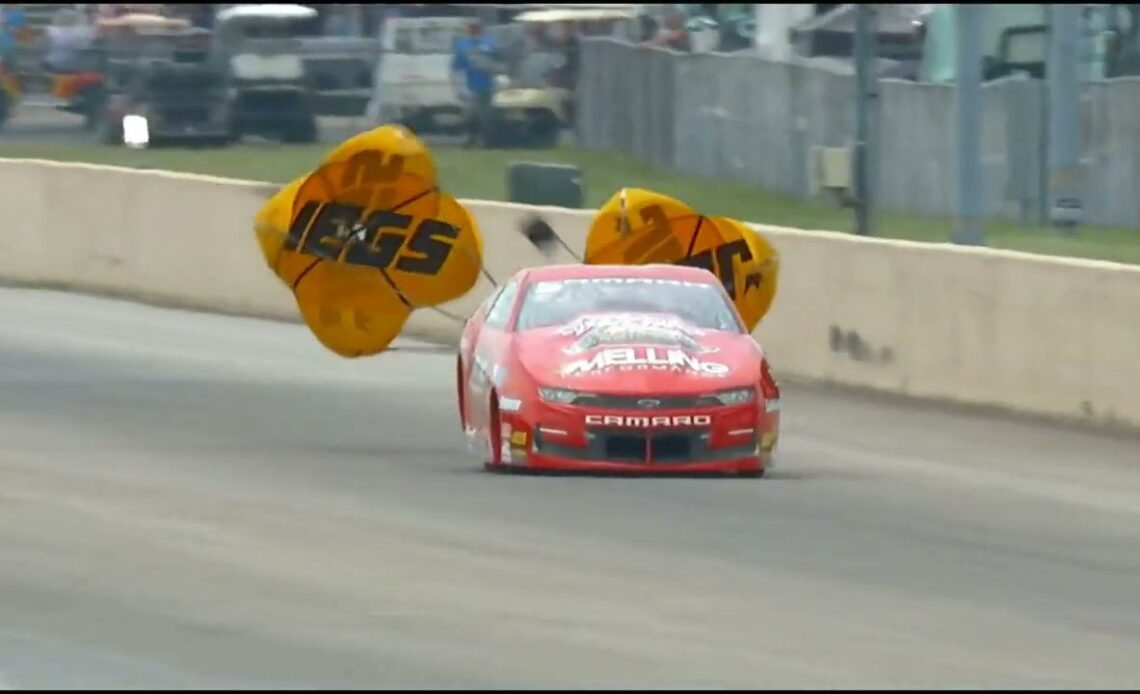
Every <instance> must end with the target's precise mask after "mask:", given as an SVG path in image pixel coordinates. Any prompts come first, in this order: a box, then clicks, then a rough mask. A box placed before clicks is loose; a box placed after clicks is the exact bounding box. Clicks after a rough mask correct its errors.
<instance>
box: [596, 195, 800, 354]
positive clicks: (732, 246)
mask: <svg viewBox="0 0 1140 694" xmlns="http://www.w3.org/2000/svg"><path fill="white" fill-rule="evenodd" d="M584 262H586V263H589V264H599V265H600V264H615V265H642V264H649V263H666V264H672V265H691V266H695V267H702V268H704V269H706V270H708V271H710V272H712V273H713V274H715V275H716V276H717V277H718V278H720V280H721V282H722V283H723V284H724V288H725V291H727V292H728V295H729V296H730V297H731V298H732V301H733V303H734V304H736V308H737V310H738V311H739V312H740V316H741V318H742V319H743V320H744V323H745V325H746V326H747V327H748V330H749V332H751V331H752V330H754V329H755V328H756V326H757V325H758V324H759V323H760V320H761V319H762V318H763V317H764V316H765V315H766V314H767V313H768V310H769V308H771V306H772V300H773V299H774V298H775V296H776V285H777V283H778V280H779V264H780V259H779V255H778V254H777V253H776V250H775V249H774V248H773V247H772V245H771V244H769V243H768V241H767V240H766V239H765V238H764V237H762V236H761V235H760V234H759V233H758V232H756V231H755V230H754V229H752V228H751V227H749V226H748V225H746V224H744V223H742V222H739V221H736V220H734V219H729V218H727V217H707V216H705V215H702V214H701V213H699V212H697V211H696V210H694V209H692V208H691V207H689V206H688V205H686V204H685V203H683V202H681V201H680V200H676V199H674V198H671V197H669V196H667V195H662V194H661V193H655V192H652V191H648V190H642V189H638V188H623V189H621V190H619V191H618V192H617V193H615V194H614V196H613V197H612V198H610V199H609V201H608V202H606V204H605V205H604V206H602V209H600V210H598V214H597V216H595V218H594V221H593V224H592V225H591V227H590V231H589V234H588V235H587V237H586V255H585V259H584Z"/></svg>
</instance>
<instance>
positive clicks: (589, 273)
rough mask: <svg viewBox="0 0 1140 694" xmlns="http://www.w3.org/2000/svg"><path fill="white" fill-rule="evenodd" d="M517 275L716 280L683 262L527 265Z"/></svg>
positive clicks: (527, 278) (531, 278) (527, 281)
mask: <svg viewBox="0 0 1140 694" xmlns="http://www.w3.org/2000/svg"><path fill="white" fill-rule="evenodd" d="M520 274H522V275H523V277H522V278H521V279H522V281H523V283H524V284H531V283H533V282H541V281H544V280H574V279H590V278H595V277H596V278H605V277H644V278H647V279H666V280H677V281H683V282H697V283H700V284H717V283H718V280H717V278H716V276H715V275H713V274H712V273H711V272H709V271H708V270H705V269H702V268H697V267H687V266H684V265H664V264H651V265H585V264H581V263H578V264H572V265H545V266H543V267H536V268H529V269H527V270H523V271H522V272H521V273H520Z"/></svg>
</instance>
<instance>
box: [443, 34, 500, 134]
mask: <svg viewBox="0 0 1140 694" xmlns="http://www.w3.org/2000/svg"><path fill="white" fill-rule="evenodd" d="M499 70H500V68H499V66H498V61H497V58H496V51H495V45H494V43H493V42H492V41H491V40H490V39H489V38H488V37H487V36H486V35H484V33H483V22H482V21H480V20H478V19H476V20H474V21H472V22H471V27H470V30H469V35H468V36H467V37H466V38H461V39H459V40H458V41H456V42H455V53H454V55H453V56H452V59H451V73H452V83H453V84H454V83H455V75H456V74H457V73H462V74H463V77H464V81H465V86H466V91H465V92H464V90H462V89H460V88H459V87H458V85H457V86H456V91H457V92H459V93H460V95H461V98H462V97H463V96H465V97H466V99H465V100H466V101H467V102H468V106H469V110H468V121H467V122H468V138H467V143H466V146H467V147H472V146H474V145H475V142H476V141H477V140H478V141H481V142H482V144H483V146H486V144H487V134H488V132H489V131H490V127H491V99H492V97H493V96H494V93H495V74H496V72H498V71H499Z"/></svg>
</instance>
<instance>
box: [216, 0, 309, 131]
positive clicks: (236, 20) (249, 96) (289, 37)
mask: <svg viewBox="0 0 1140 694" xmlns="http://www.w3.org/2000/svg"><path fill="white" fill-rule="evenodd" d="M316 16H317V11H316V10H314V9H313V8H311V7H306V6H304V5H232V6H230V7H227V8H226V9H223V10H221V11H219V12H218V14H217V16H216V21H215V29H214V31H215V43H214V59H215V60H216V61H218V62H219V64H221V65H223V66H224V69H225V72H226V74H227V85H228V87H229V90H230V94H231V98H232V102H231V104H230V116H231V118H232V119H233V130H234V133H235V135H236V136H237V137H241V136H242V135H259V136H262V137H268V138H273V139H279V140H282V141H284V142H291V143H312V142H316V141H317V139H318V134H319V133H318V129H317V116H316V111H315V109H314V103H313V91H312V89H311V87H310V84H309V80H308V78H307V76H306V73H305V64H304V60H303V58H302V51H301V48H300V42H299V39H297V38H295V35H296V32H294V31H293V30H292V26H293V25H294V24H296V23H299V22H304V21H308V20H311V19H313V18H314V17H316Z"/></svg>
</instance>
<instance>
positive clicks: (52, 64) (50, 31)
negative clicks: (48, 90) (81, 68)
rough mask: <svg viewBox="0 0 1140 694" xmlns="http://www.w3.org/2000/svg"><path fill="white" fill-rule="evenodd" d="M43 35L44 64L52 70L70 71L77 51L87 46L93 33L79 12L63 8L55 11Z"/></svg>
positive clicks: (76, 56)
mask: <svg viewBox="0 0 1140 694" xmlns="http://www.w3.org/2000/svg"><path fill="white" fill-rule="evenodd" d="M44 37H45V40H46V41H47V56H45V58H44V64H45V66H46V67H47V68H48V69H49V70H51V71H52V72H70V71H72V70H73V69H74V67H75V63H76V60H77V58H78V57H79V52H80V51H82V50H83V49H84V48H86V47H87V45H88V44H89V43H90V42H91V40H92V39H93V38H94V34H93V32H92V29H91V27H90V26H88V25H87V23H86V21H85V18H84V16H83V15H82V14H81V13H80V12H78V11H76V10H70V9H63V10H59V11H58V12H56V14H55V17H53V18H52V23H51V26H48V27H47V29H46V31H45V34H44Z"/></svg>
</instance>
